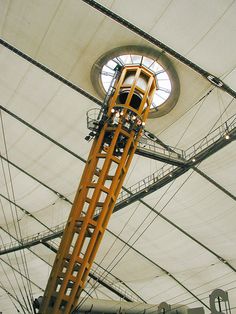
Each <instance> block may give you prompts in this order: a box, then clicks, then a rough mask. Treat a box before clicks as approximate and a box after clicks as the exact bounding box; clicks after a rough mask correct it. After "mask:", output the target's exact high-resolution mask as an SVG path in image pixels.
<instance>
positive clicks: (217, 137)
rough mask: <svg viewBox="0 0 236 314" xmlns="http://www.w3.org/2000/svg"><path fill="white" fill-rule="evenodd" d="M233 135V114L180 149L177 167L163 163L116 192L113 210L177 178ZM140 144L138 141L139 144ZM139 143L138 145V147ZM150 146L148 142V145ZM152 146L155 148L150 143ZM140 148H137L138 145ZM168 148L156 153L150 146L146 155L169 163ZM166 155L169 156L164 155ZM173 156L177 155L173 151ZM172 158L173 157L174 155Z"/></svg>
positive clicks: (235, 129)
mask: <svg viewBox="0 0 236 314" xmlns="http://www.w3.org/2000/svg"><path fill="white" fill-rule="evenodd" d="M235 138H236V115H233V116H232V117H230V118H229V119H228V120H227V121H225V122H224V123H223V124H222V125H220V126H219V127H218V128H216V129H214V130H213V131H212V132H210V133H209V134H208V135H207V136H205V137H204V138H203V139H201V140H200V141H198V142H197V143H195V144H194V145H192V146H191V147H190V148H188V149H187V150H186V151H182V155H180V157H179V161H183V160H184V163H183V164H182V165H181V166H174V165H172V166H169V165H164V166H163V167H162V168H161V169H159V170H157V171H156V172H154V173H153V174H152V175H150V176H147V177H145V178H144V179H142V180H141V181H139V182H137V183H135V184H134V185H132V186H131V187H129V188H128V189H125V190H124V189H123V191H122V192H121V193H120V195H119V198H118V200H117V203H116V206H115V209H114V210H115V211H117V210H119V209H121V208H123V207H125V206H127V205H128V204H130V203H133V202H135V201H137V200H139V199H140V198H143V197H145V196H147V195H149V194H150V193H152V192H154V191H156V190H157V189H160V188H161V187H163V186H164V185H166V184H168V183H170V182H171V181H173V180H174V179H176V178H178V177H179V176H181V175H182V174H184V173H185V172H186V171H188V170H189V169H190V168H192V167H194V166H195V165H197V164H199V163H200V162H201V161H203V160H205V159H206V158H208V157H209V156H211V155H212V154H214V153H216V152H217V151H219V150H220V149H222V148H223V147H225V146H226V145H228V144H229V143H231V142H232V141H233V140H235ZM141 145H142V144H141ZM141 145H140V146H141ZM149 147H150V145H149ZM153 147H155V146H154V145H153ZM139 149H140V147H139ZM144 150H145V151H144V153H142V152H143V151H142V147H141V149H140V150H139V154H140V155H143V156H145V157H146V156H147V154H146V151H147V150H148V148H146V147H145V148H144ZM171 151H172V148H170V149H169V151H168V149H165V148H163V153H160V152H159V151H158V150H156V149H152V150H151V152H150V154H149V157H151V156H152V157H153V159H158V160H160V155H162V157H161V158H162V159H163V160H164V159H165V157H164V156H167V157H166V159H165V160H166V162H169V160H170V157H169V155H170V154H171ZM168 154H169V155H168ZM176 155H177V154H176ZM175 159H176V156H175Z"/></svg>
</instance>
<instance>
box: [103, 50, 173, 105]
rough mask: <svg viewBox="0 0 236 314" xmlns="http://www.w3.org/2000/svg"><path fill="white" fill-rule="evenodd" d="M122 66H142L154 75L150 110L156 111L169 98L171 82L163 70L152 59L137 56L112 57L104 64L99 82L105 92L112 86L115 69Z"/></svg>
mask: <svg viewBox="0 0 236 314" xmlns="http://www.w3.org/2000/svg"><path fill="white" fill-rule="evenodd" d="M124 65H142V66H144V67H146V68H147V69H148V70H150V71H152V72H153V73H154V74H155V77H156V82H157V90H156V92H155V95H154V98H153V103H152V105H151V109H154V110H155V109H156V110H158V106H160V105H162V104H163V103H164V102H165V101H166V100H167V99H168V98H169V96H170V93H171V81H170V78H169V76H168V74H167V72H166V71H165V69H164V68H163V67H162V66H161V65H160V64H159V63H158V62H157V61H156V60H154V59H152V58H148V57H145V56H141V55H138V54H125V55H120V56H118V57H114V58H113V59H110V60H109V61H107V62H106V64H105V65H103V67H102V69H101V81H102V85H103V88H104V89H105V91H106V92H107V91H108V89H109V87H110V86H111V84H112V81H113V78H114V76H115V73H116V69H117V68H120V66H124Z"/></svg>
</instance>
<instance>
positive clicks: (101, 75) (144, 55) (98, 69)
mask: <svg viewBox="0 0 236 314" xmlns="http://www.w3.org/2000/svg"><path fill="white" fill-rule="evenodd" d="M128 51H130V53H127V52H128ZM125 65H142V66H144V67H145V68H147V69H149V70H150V71H152V72H153V73H154V74H155V76H156V81H157V87H158V88H157V91H156V93H155V95H154V99H153V103H152V105H151V110H150V114H149V117H150V118H154V117H159V116H163V115H165V114H167V113H168V112H169V111H170V110H171V109H172V108H173V107H174V106H175V104H176V102H177V99H178V96H179V80H178V77H177V73H176V71H175V70H174V68H173V66H172V65H171V63H170V61H169V60H168V59H167V58H166V57H165V56H163V55H162V54H161V53H160V52H159V51H155V50H153V49H150V48H144V47H136V46H131V47H121V48H118V49H115V50H113V51H111V52H108V53H107V54H105V55H104V56H102V57H101V58H99V59H98V60H97V62H96V63H95V64H94V66H93V68H92V71H91V80H92V83H93V85H94V87H95V89H96V91H97V92H98V93H99V94H100V96H102V97H104V95H105V93H106V92H107V91H108V89H109V87H110V85H111V83H112V80H113V78H114V76H115V73H116V70H117V68H121V67H123V66H125Z"/></svg>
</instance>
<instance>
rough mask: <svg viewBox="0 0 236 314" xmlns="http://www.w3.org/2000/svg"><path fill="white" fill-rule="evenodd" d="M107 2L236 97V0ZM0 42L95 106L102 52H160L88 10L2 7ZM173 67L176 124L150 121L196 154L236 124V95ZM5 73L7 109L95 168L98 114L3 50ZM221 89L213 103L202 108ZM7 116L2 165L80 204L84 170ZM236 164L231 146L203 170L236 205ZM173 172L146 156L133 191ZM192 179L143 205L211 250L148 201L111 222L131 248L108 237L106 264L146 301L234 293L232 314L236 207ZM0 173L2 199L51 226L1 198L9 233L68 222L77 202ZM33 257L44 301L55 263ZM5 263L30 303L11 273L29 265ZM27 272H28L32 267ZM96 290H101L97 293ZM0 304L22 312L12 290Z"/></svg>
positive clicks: (1, 93)
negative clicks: (92, 136) (93, 120)
mask: <svg viewBox="0 0 236 314" xmlns="http://www.w3.org/2000/svg"><path fill="white" fill-rule="evenodd" d="M98 2H99V3H100V4H102V5H104V6H107V7H108V8H109V9H110V10H112V11H113V12H115V13H116V14H118V15H120V16H122V17H123V18H124V19H126V20H128V21H129V22H131V23H133V24H135V25H136V26H138V27H139V28H141V29H142V30H144V31H146V32H147V33H149V34H150V35H152V36H153V37H155V38H157V39H158V40H160V41H162V42H164V43H165V44H166V45H168V46H169V47H171V48H172V49H174V50H176V51H177V52H179V53H180V54H182V55H183V56H185V57H186V58H188V59H189V60H191V61H192V62H194V63H196V64H197V65H199V66H200V67H202V68H203V69H204V70H206V71H208V72H210V73H212V74H213V75H215V76H216V77H219V78H221V79H222V80H223V81H224V82H225V83H227V84H228V85H229V86H230V87H231V88H232V89H236V70H235V63H236V58H235V55H236V53H235V41H234V38H235V30H236V22H235V15H236V3H235V1H232V0H224V1H221V0H218V1H213V0H208V1H203V0H200V1H199V0H190V1H189V0H188V1H187V0H181V1H177V0H170V1H164V0H158V1H151V0H146V1H143V0H142V1H141V0H130V1H124V0H120V1H118V0H113V1H98ZM0 33H1V36H0V37H1V38H2V39H3V40H5V41H7V42H8V43H10V44H11V45H13V46H14V47H16V48H17V49H19V50H20V51H22V52H24V53H25V54H27V55H29V56H30V57H32V58H33V59H35V60H37V61H38V62H40V63H42V64H44V65H45V66H46V67H48V68H50V69H52V70H53V71H54V72H56V73H58V74H59V75H61V76H63V77H64V78H66V79H68V80H70V81H71V82H73V83H74V84H75V85H77V86H79V87H81V88H83V89H84V90H85V91H86V92H88V93H90V94H91V95H94V96H95V97H98V96H97V95H96V92H95V90H94V89H93V86H92V83H91V80H90V72H91V68H92V65H93V64H94V62H95V61H96V60H97V59H98V58H99V57H100V56H101V55H102V54H104V53H105V52H107V51H109V50H111V49H113V48H116V47H120V46H125V45H140V46H146V47H153V48H156V49H157V50H158V48H157V47H154V46H153V45H152V44H151V43H149V42H148V41H146V40H144V39H142V38H141V37H140V36H138V35H136V34H134V33H133V32H131V31H130V30H129V29H127V28H125V27H124V26H121V25H120V24H118V23H117V22H115V21H113V20H112V19H110V18H108V17H106V16H105V15H103V14H102V13H101V12H98V11H97V10H96V9H94V8H92V7H91V6H89V5H87V4H86V3H84V2H83V1H78V0H77V1H75V0H69V1H68V0H67V1H66V0H60V1H59V0H51V1H45V0H43V1H36V0H35V1H30V0H25V1H10V0H9V1H0ZM167 57H168V58H169V59H170V60H171V61H172V64H173V66H174V67H175V69H176V71H177V73H178V76H179V80H180V97H179V100H178V102H177V104H176V106H175V108H174V109H173V110H172V111H171V112H170V113H169V114H167V115H165V116H163V117H161V118H156V119H149V120H148V122H147V125H146V127H147V129H148V130H150V131H151V132H153V133H155V134H156V135H157V136H158V137H159V138H160V139H161V140H162V141H163V142H164V143H166V144H168V145H172V146H177V147H178V148H181V149H187V148H188V147H190V146H191V145H192V144H193V143H195V142H196V141H198V140H200V139H201V138H203V137H204V136H206V135H207V134H208V132H209V131H210V130H211V129H212V127H213V126H214V127H217V126H219V125H221V124H222V123H223V122H224V121H225V120H227V119H228V118H229V117H231V116H232V115H233V114H235V113H236V107H235V105H236V104H235V101H233V100H232V96H230V95H228V94H227V93H226V92H224V91H222V90H220V89H218V88H216V87H214V86H213V85H212V84H211V83H210V82H209V81H207V80H206V79H204V78H203V77H202V76H201V75H199V74H198V73H196V72H195V71H194V70H192V69H190V68H189V67H187V66H186V65H184V64H182V63H180V62H179V61H178V60H176V59H174V58H173V57H171V56H168V54H167ZM0 69H1V75H0V105H1V106H3V107H5V108H7V109H8V110H10V111H11V112H13V113H14V114H16V115H18V116H19V117H21V118H22V119H23V120H25V121H27V122H28V123H29V124H31V125H33V126H34V127H36V128H37V129H39V130H41V131H42V132H43V133H45V134H47V135H48V136H49V137H51V138H53V139H55V140H56V141H58V142H59V143H61V144H62V145H64V146H65V147H67V148H68V149H70V150H71V151H73V152H74V153H76V154H77V155H79V156H80V157H82V158H84V159H86V158H87V155H88V152H89V150H90V147H91V143H88V142H86V141H85V140H84V137H85V136H86V135H87V134H88V130H87V126H86V112H87V111H88V110H89V109H91V108H94V107H97V105H96V104H95V103H93V102H92V101H91V100H89V99H88V98H86V97H84V96H83V95H81V94H80V93H78V92H76V91H74V90H73V89H71V88H70V87H68V86H66V85H64V84H63V83H62V82H60V81H58V80H56V79H55V78H53V77H52V76H50V75H49V74H47V73H45V72H43V71H42V70H41V69H39V68H38V67H36V66H34V65H32V64H31V63H29V62H28V61H26V60H24V59H23V58H22V57H20V56H19V55H17V54H15V53H14V52H12V51H10V50H9V49H7V48H5V47H3V46H2V45H0ZM212 88H213V90H212V92H211V93H210V94H209V96H207V97H206V98H205V99H204V100H202V101H200V102H199V103H197V102H198V101H199V99H200V98H201V97H203V96H204V95H206V93H207V92H209V91H210V90H211V89H212ZM1 115H2V120H1V132H0V138H1V140H0V149H1V155H2V156H4V157H6V158H8V159H9V160H10V161H12V162H13V163H14V164H16V165H18V166H19V167H20V168H22V169H24V170H25V171H26V172H28V173H29V174H31V175H32V176H33V177H35V178H37V179H38V180H40V181H42V182H43V183H44V184H46V185H48V186H50V187H51V188H53V189H54V190H55V191H58V192H59V193H61V194H63V195H65V196H66V197H67V198H68V199H69V200H70V201H73V197H74V194H75V191H76V189H77V186H78V183H79V180H80V176H81V174H82V172H83V167H84V163H83V162H82V161H81V160H79V159H77V158H75V157H74V156H72V155H71V154H69V153H68V152H66V151H64V150H63V149H61V148H59V147H58V146H56V145H55V144H53V143H52V142H50V141H48V140H47V139H46V138H44V137H43V136H41V135H39V134H37V133H36V132H34V131H33V130H32V129H30V128H28V127H27V126H26V125H24V124H22V123H21V122H20V121H18V120H16V119H14V118H13V117H12V116H10V115H8V114H7V113H6V112H4V111H1ZM3 130H4V134H5V140H6V147H7V152H6V149H5V148H6V147H5V142H4V136H3ZM235 156H236V149H235V142H232V143H230V144H228V145H227V146H226V147H224V148H223V149H221V150H219V151H218V152H217V153H215V154H213V155H212V156H211V157H209V158H207V159H206V160H205V161H203V162H202V163H201V164H200V165H199V169H200V170H201V171H203V172H204V173H205V174H206V175H208V176H209V177H210V178H212V179H213V180H215V181H216V182H217V183H218V184H219V185H221V186H222V187H223V188H225V189H226V190H228V191H229V192H230V193H231V194H233V195H235V193H236V179H235V170H236V167H235ZM162 166H163V163H161V162H157V161H154V160H149V159H146V158H144V157H141V156H135V157H134V160H133V162H132V164H131V167H130V170H129V173H128V175H127V178H126V182H125V186H126V187H129V186H131V185H132V184H134V183H136V182H138V181H139V180H142V179H143V178H144V177H146V176H148V175H149V174H152V173H153V172H155V171H156V170H158V169H159V168H161V167H162ZM9 169H10V170H9ZM9 171H10V175H9ZM191 172H192V170H189V171H188V172H187V173H185V174H184V175H182V176H181V177H179V178H178V179H176V180H174V181H172V183H170V184H168V185H166V186H164V187H162V188H161V189H159V190H157V191H155V192H154V193H151V194H150V195H148V196H147V197H145V198H144V201H145V202H146V203H148V204H149V205H150V206H152V207H153V208H155V210H156V211H158V212H159V211H162V214H163V215H164V216H165V217H166V218H168V219H169V220H170V221H172V222H173V223H174V224H175V225H177V226H179V227H180V228H182V229H183V230H185V231H186V233H188V234H189V235H191V236H192V237H193V238H194V239H196V240H197V241H199V242H201V243H202V244H203V245H204V246H205V247H203V246H202V245H199V243H196V241H194V240H193V239H192V238H190V237H189V236H188V235H186V234H184V233H183V232H181V231H180V230H178V229H177V228H176V227H175V226H173V225H171V224H170V223H168V222H167V221H166V220H164V219H163V218H161V217H158V216H157V215H156V214H155V213H154V212H152V211H150V209H148V208H147V207H145V206H144V205H143V204H142V203H140V202H138V201H137V202H135V203H133V204H130V205H128V206H126V207H125V208H123V209H121V210H119V211H118V212H116V213H114V214H113V215H112V218H111V221H110V223H109V230H110V231H112V232H113V233H114V234H115V235H119V238H120V239H122V240H123V241H124V242H128V244H129V245H130V246H132V247H131V248H130V247H127V246H125V247H124V243H123V242H122V241H121V240H120V239H116V237H115V236H114V235H112V234H111V233H109V232H107V233H106V235H105V237H104V240H103V242H102V245H101V248H100V250H99V252H98V255H97V257H96V263H98V264H99V265H100V266H102V267H104V268H107V269H108V270H110V271H111V273H112V275H114V276H116V277H117V278H119V279H120V280H121V281H123V282H124V283H125V284H127V286H129V287H130V288H131V289H132V290H133V291H134V292H135V293H136V294H137V295H138V296H139V297H140V298H142V299H143V300H144V301H146V302H147V303H150V304H159V303H160V302H163V301H166V302H168V303H170V304H176V303H179V304H185V305H187V306H189V307H197V306H202V303H201V302H199V301H198V300H197V299H196V298H195V297H194V296H193V295H192V294H191V293H189V292H188V291H187V290H186V289H184V288H183V286H181V284H182V285H184V286H185V287H187V289H189V291H191V292H192V293H193V294H194V295H195V296H197V297H198V298H199V299H200V300H202V301H203V302H204V303H206V304H207V305H209V300H208V296H209V294H210V293H211V291H212V290H213V289H216V288H221V289H224V290H226V291H228V294H229V298H230V304H231V307H232V313H236V310H235V309H236V274H235V271H234V270H233V269H232V268H236V250H235V241H236V225H235V221H236V206H235V200H233V199H232V198H231V197H229V196H228V195H226V194H225V193H224V192H222V191H221V190H220V189H219V188H217V187H216V186H214V185H213V184H212V183H210V182H209V181H207V180H206V179H205V178H203V177H201V176H200V175H199V174H197V173H196V172H193V173H192V174H191ZM0 173H1V175H0V182H1V189H0V190H1V191H0V193H1V194H2V195H3V196H6V197H8V198H10V199H11V200H12V201H14V202H15V203H16V204H18V205H20V206H21V207H22V208H24V209H26V210H27V211H28V212H30V213H31V214H33V215H34V216H35V217H36V218H37V219H38V220H39V221H40V222H42V223H43V224H44V225H42V224H40V222H39V221H38V222H37V221H36V220H35V219H34V218H33V217H32V216H29V215H27V214H26V213H24V212H23V211H22V210H19V209H15V207H14V205H12V207H11V206H10V203H9V202H8V201H7V200H6V199H4V198H2V197H1V210H0V222H1V227H2V228H3V229H5V230H6V231H8V232H9V233H10V234H12V235H13V236H14V237H16V233H15V230H14V225H17V221H19V223H20V226H21V234H19V237H28V236H31V235H35V234H37V233H39V234H41V233H42V232H44V231H45V230H46V227H45V225H46V226H48V227H49V228H53V227H55V226H57V225H59V224H61V223H63V222H65V221H66V219H67V216H68V214H69V211H70V204H69V203H68V202H66V201H65V200H63V199H62V198H60V197H58V196H57V195H56V194H55V193H53V192H52V191H50V190H49V189H48V188H46V187H45V186H43V185H42V184H40V183H39V182H37V181H36V180H34V179H33V178H30V177H29V176H28V175H26V174H25V173H23V172H22V171H20V170H19V169H16V168H15V167H13V166H11V165H10V166H9V168H8V163H7V162H6V161H3V160H2V159H1V169H0ZM11 181H12V186H11ZM6 182H7V185H6ZM7 188H8V190H7ZM11 188H13V190H12V189H11ZM16 213H17V214H16ZM3 229H0V235H1V243H0V244H2V245H3V244H4V243H5V244H6V243H9V242H11V240H12V238H11V237H10V236H9V235H7V233H6V232H4V231H3ZM144 230H145V231H144ZM115 239H116V241H115ZM13 241H14V239H13ZM58 241H59V240H54V243H58ZM114 241H115V242H114ZM206 247H207V248H208V249H209V250H210V251H209V250H207V249H206ZM1 248H2V247H1ZM31 250H32V251H31V252H30V251H29V250H27V249H25V250H23V251H22V252H24V254H25V258H26V260H27V264H28V271H29V277H30V279H31V280H32V282H33V283H34V284H32V290H33V295H34V297H37V296H39V295H42V291H41V290H40V288H43V289H44V288H45V286H46V282H47V279H48V276H49V272H50V264H52V263H53V260H54V257H55V254H54V253H53V252H51V251H50V250H49V249H48V248H46V247H45V246H44V245H42V244H39V245H37V246H34V247H32V248H31ZM121 250H122V251H121ZM211 251H213V252H215V253H216V254H217V255H218V256H220V257H222V258H223V259H225V260H226V261H227V262H228V263H229V264H230V265H231V266H232V268H230V267H229V266H228V265H226V264H225V263H224V262H222V261H220V260H219V259H218V258H217V257H216V256H215V255H214V254H212V252H211ZM32 252H34V253H36V254H37V256H36V255H34V254H33V253H32ZM117 254H118V255H117ZM123 255H124V256H123ZM121 256H123V257H122V259H120V258H121ZM0 258H1V268H0V286H1V287H4V288H5V289H6V290H7V291H8V292H10V293H11V294H12V295H16V294H17V295H18V296H19V298H21V294H20V292H19V286H20V287H21V290H22V291H23V293H24V285H25V286H26V281H25V282H24V284H23V282H22V281H21V278H20V276H19V275H16V274H15V275H14V273H13V271H12V269H11V267H9V266H7V264H6V263H11V264H12V267H13V266H14V267H15V268H17V267H18V264H22V262H21V260H20V251H17V252H16V253H15V254H14V253H10V254H8V255H2V256H0ZM41 258H43V259H44V260H45V261H43V260H42V259H41ZM114 265H115V266H114ZM96 267H97V266H96V265H95V266H94V269H96ZM163 269H164V270H166V271H167V272H169V273H170V274H171V275H173V276H174V277H175V278H176V279H177V280H178V281H179V283H181V284H179V283H178V282H177V281H175V280H174V279H173V278H172V277H171V276H168V274H167V273H166V272H165V271H163ZM21 270H22V272H23V271H24V270H23V266H21ZM6 274H7V275H6ZM110 277H111V278H113V277H112V276H111V275H110ZM16 278H17V279H18V280H19V284H17V280H16ZM8 279H9V280H8ZM113 280H114V278H113ZM116 281H118V279H116ZM91 282H92V281H91ZM36 285H37V286H36ZM87 290H88V291H90V290H91V286H90V285H88V288H87ZM90 292H91V291H90ZM92 296H93V297H94V298H103V299H113V300H117V302H118V301H119V298H118V297H117V296H116V295H115V294H114V293H112V292H110V291H109V290H108V289H107V288H105V287H103V286H101V285H100V286H99V287H98V288H97V289H96V290H95V291H92ZM0 304H1V305H0V311H2V312H3V313H4V314H5V313H6V314H8V313H9V314H11V313H16V308H15V307H14V305H13V303H12V302H11V300H10V299H9V297H8V296H7V293H6V291H4V290H3V289H0ZM205 311H206V313H208V312H209V310H208V309H207V308H206V307H205Z"/></svg>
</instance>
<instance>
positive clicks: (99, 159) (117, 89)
mask: <svg viewBox="0 0 236 314" xmlns="http://www.w3.org/2000/svg"><path fill="white" fill-rule="evenodd" d="M155 91H156V80H155V77H154V74H153V73H152V72H150V71H149V70H147V69H146V68H144V67H142V66H139V65H137V66H136V65H130V66H124V67H123V68H121V71H120V72H119V75H118V77H117V79H116V81H115V83H114V86H113V93H112V95H111V96H110V98H109V100H108V104H107V106H106V108H103V109H102V110H101V111H100V114H99V116H98V118H96V119H94V118H91V117H88V118H89V123H90V126H91V125H92V132H91V133H90V135H91V136H92V137H94V140H93V144H92V147H91V151H90V154H89V157H88V159H87V162H86V165H85V168H84V172H83V175H82V178H81V181H80V184H79V187H78V191H77V193H76V196H75V199H74V203H73V206H72V209H71V212H70V215H69V218H68V221H67V224H66V227H65V230H64V233H63V237H62V240H61V243H60V247H59V250H58V253H57V255H56V258H55V262H54V265H53V268H52V271H51V274H50V277H49V280H48V284H47V287H46V290H45V294H44V296H43V300H42V304H41V306H40V309H39V313H41V314H49V313H50V314H60V313H63V314H68V313H71V312H72V311H73V309H74V308H75V307H76V305H77V303H78V299H79V297H80V295H81V292H82V291H83V289H84V287H85V284H86V280H87V277H88V274H89V271H90V269H91V266H92V263H93V261H94V258H95V256H96V253H97V251H98V248H99V245H100V243H101V240H102V237H103V235H104V232H105V230H106V227H107V224H108V222H109V218H110V216H111V214H112V210H113V208H114V206H115V203H116V200H117V197H118V195H119V192H120V190H121V187H122V184H123V182H124V179H125V176H126V173H127V171H128V169H129V166H130V163H131V160H132V158H133V155H134V152H135V149H136V147H137V142H138V139H139V137H140V135H141V133H142V129H143V127H144V125H145V121H146V119H147V116H148V112H149V109H150V106H151V103H152V99H153V96H154V93H155Z"/></svg>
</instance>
